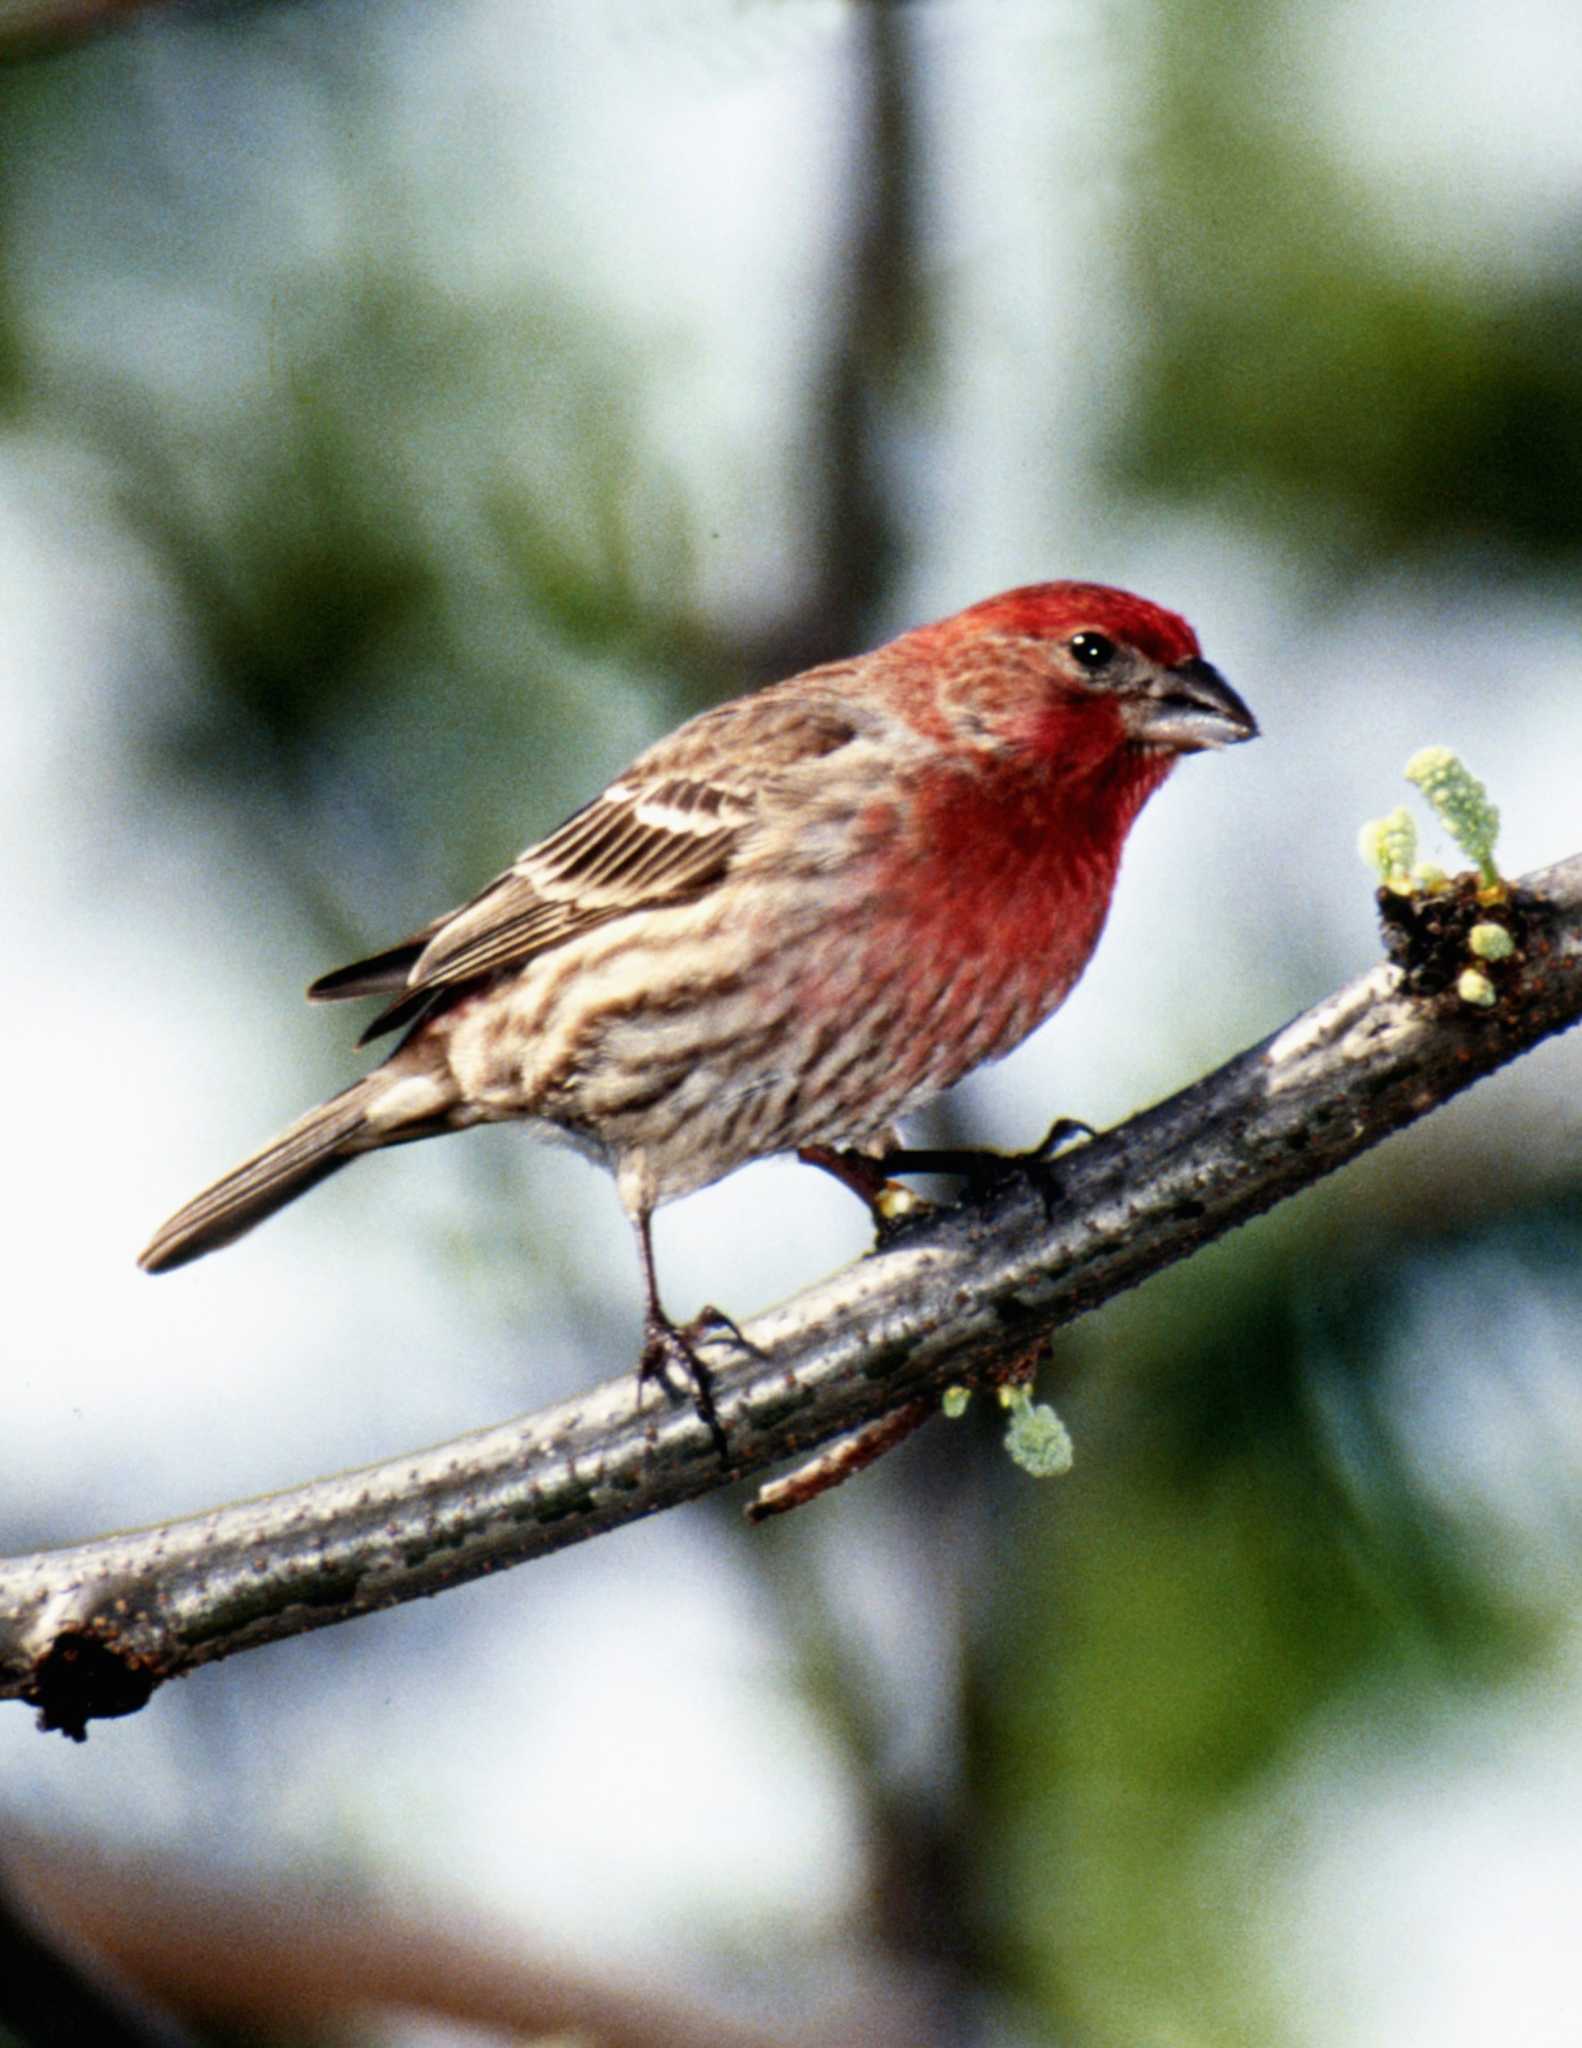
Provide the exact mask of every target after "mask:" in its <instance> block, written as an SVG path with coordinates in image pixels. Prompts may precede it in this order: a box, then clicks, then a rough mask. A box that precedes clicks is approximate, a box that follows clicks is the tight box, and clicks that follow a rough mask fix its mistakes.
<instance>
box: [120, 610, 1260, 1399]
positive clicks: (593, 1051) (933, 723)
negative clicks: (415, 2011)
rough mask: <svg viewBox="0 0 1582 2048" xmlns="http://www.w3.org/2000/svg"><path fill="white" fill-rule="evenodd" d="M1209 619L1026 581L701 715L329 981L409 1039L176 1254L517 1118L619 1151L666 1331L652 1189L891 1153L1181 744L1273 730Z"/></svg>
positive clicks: (675, 1191)
mask: <svg viewBox="0 0 1582 2048" xmlns="http://www.w3.org/2000/svg"><path fill="white" fill-rule="evenodd" d="M1255 731H1256V726H1255V723H1254V721H1253V718H1252V716H1251V714H1250V713H1249V712H1248V710H1247V709H1246V707H1245V705H1243V704H1242V702H1241V700H1240V699H1239V698H1238V697H1237V696H1236V695H1235V693H1234V692H1233V691H1231V690H1230V689H1229V688H1228V686H1227V685H1226V684H1225V683H1224V682H1223V681H1222V680H1221V679H1220V677H1219V676H1218V675H1217V674H1216V672H1215V671H1214V670H1213V669H1212V668H1210V667H1209V666H1208V664H1207V663H1206V662H1204V661H1203V660H1202V659H1201V657H1200V656H1199V653H1198V646H1197V641H1196V639H1195V637H1194V635H1193V633H1192V631H1191V628H1190V627H1188V626H1187V625H1186V623H1185V622H1184V621H1183V620H1182V619H1180V618H1178V617H1177V616H1176V615H1175V614H1174V613H1171V612H1167V611H1163V610H1161V609H1160V608H1159V607H1157V606H1155V605H1151V604H1149V603H1147V602H1146V601H1145V600H1143V599H1141V598H1137V597H1133V596H1131V595H1129V594H1128V593H1126V592H1122V591H1116V590H1111V589H1107V588H1105V587H1104V586H1101V585H1094V584H1081V583H1051V584H1038V585H1033V586H1030V587H1028V588H1026V589H1022V590H1016V591H1010V592H1007V593H1005V594H1004V595H1003V596H1001V597H998V598H991V599H989V600H987V601H986V602H985V603H983V604H980V605H975V606H973V607H972V608H971V609H970V610H968V611H966V612H962V613H960V614H958V615H957V616H956V617H954V618H951V619H947V620H943V621H941V622H939V623H938V624H935V625H932V626H925V627H920V628H918V629H917V630H915V631H914V632H911V633H908V634H904V635H903V636H902V637H901V638H900V639H898V640H894V641H892V642H890V643H889V644H888V645H887V646H885V647H881V648H879V649H877V650H876V651H875V652H874V653H872V654H868V655H864V656H861V657H858V658H857V659H855V660H852V661H844V662H836V663H832V664H831V665H829V666H828V667H825V668H819V669H812V670H809V671H808V672H807V673H805V674H803V675H800V676H794V677H792V678H791V679H790V680H789V681H787V682H783V683H778V684H774V685H772V686H770V687H769V688H767V689H764V690H761V691H759V692H757V693H755V694H754V695H751V696H747V697H741V698H737V699H735V700H734V701H732V702H730V703H727V704H722V705H720V706H719V707H718V708H717V709H715V710H712V711H706V712H704V713H703V714H702V715H701V716H700V717H697V718H694V719H692V720H690V721H689V722H688V723H687V724H685V725H683V726H681V727H680V728H678V730H677V731H675V732H674V733H672V734H670V736H669V737H668V738H666V739H663V740H661V741H659V743H658V744H657V745H656V746H654V747H652V748H650V749H649V751H648V752H647V753H645V754H644V755H642V756H641V757H640V758H639V759H638V760H637V761H636V762H635V763H634V764H633V765H632V767H631V768H630V769H629V770H628V771H627V772H626V774H624V775H623V776H621V777H620V778H619V780H617V781H616V782H614V783H612V784H611V785H610V787H609V788H608V789H607V790H605V792H604V793H603V795H601V796H599V797H596V798H595V799H594V800H593V802H592V803H590V804H588V805H587V806H586V807H585V808H584V809H582V810H581V811H578V812H577V813H576V814H575V815H574V816H573V817H571V818H570V819H568V820H567V822H566V823H565V824H564V825H562V826H561V827H560V829H559V830H558V831H556V832H554V833H552V834H551V835H550V836H549V837H548V838H547V839H544V840H541V841H540V842H539V843H538V844H537V845H535V846H531V847H529V848H528V849H527V851H526V852H525V853H523V854H522V856H521V857H520V859H518V860H517V861H516V862H515V863H514V864H513V865H512V866H511V867H510V868H509V869H507V870H506V872H505V873H504V874H503V875H501V876H500V877H499V878H498V880H496V881H494V882H492V883H491V884H490V885H489V887H488V888H487V889H485V890H484V891H483V892H482V893H481V894H480V895H478V896H476V897H474V898H473V900H472V901H471V902H470V903H468V904H465V905H464V906H463V907H462V908H461V909H459V910H457V911H455V912H453V913H452V914H451V915H450V916H448V917H444V918H440V919H438V920H437V921H436V922H435V923H434V924H431V925H429V926H427V927H426V928H425V929H424V930H423V931H421V932H418V933H416V934H415V935H414V936H413V937H412V938H411V939H409V940H406V941H405V942H403V943H402V944H401V945H399V946H395V947H393V948H391V949H390V950H389V951H388V952H385V953H381V954H377V955H375V956H374V957H372V958H371V959H368V960H364V961H360V962H358V963H356V964H355V965H354V966H351V967H348V968H344V969H342V970H340V971H339V972H338V973H335V974H331V975H327V976H326V977H325V978H324V979H323V980H322V981H319V982H316V983H315V984H314V986H313V987H312V988H311V989H310V990H309V994H310V996H312V997H313V998H315V999H316V1000H329V999H336V998H343V997H351V996H361V995H369V994H383V995H386V996H388V997H390V998H391V999H392V1000H391V1001H390V1002H389V1004H388V1007H387V1008H386V1009H385V1010H384V1011H383V1012H382V1013H381V1015H380V1016H379V1017H377V1018H376V1019H375V1021H374V1023H373V1024H372V1026H371V1027H370V1028H369V1030H368V1031H367V1032H366V1033H365V1034H364V1038H365V1040H366V1039H369V1038H375V1037H378V1036H380V1035H382V1034H383V1033H386V1032H390V1031H394V1030H396V1029H397V1028H399V1027H402V1026H405V1027H406V1030H405V1035H404V1036H403V1037H402V1038H401V1039H400V1041H399V1043H398V1044H397V1046H396V1048H395V1050H394V1051H393V1052H392V1053H391V1054H390V1056H389V1057H388V1058H387V1059H386V1060H385V1061H384V1063H383V1064H382V1065H380V1066H378V1067H376V1068H375V1069H374V1070H373V1072H372V1073H370V1074H368V1075H366V1076H365V1077H364V1078H363V1079H362V1080H360V1081H357V1082H354V1083H353V1084H352V1086H351V1087H350V1088H348V1089H347V1090H345V1091H344V1092H343V1093H342V1094H340V1095H338V1096H335V1097H334V1098H333V1099H332V1100H331V1101H329V1102H327V1103H325V1104H324V1105H323V1106H322V1107H320V1108H318V1109H315V1110H312V1111H310V1112H309V1114H308V1115H307V1116H305V1117H303V1118H301V1119H300V1120H299V1121H298V1122H297V1123H296V1124H294V1125H292V1126H291V1128H290V1129H289V1130H288V1131H286V1132H285V1133H284V1134H283V1135H282V1136H281V1137H280V1138H278V1139H277V1140H276V1141H275V1142H274V1143H273V1144H272V1145H270V1146H267V1147H266V1148H265V1149H264V1150H263V1151H262V1152H259V1153H257V1154H256V1155H255V1156H254V1157H253V1158H252V1159H250V1160H248V1161H246V1162H245V1163H244V1164H243V1165H241V1166H239V1167H238V1168H236V1169H235V1171H234V1172H232V1173H230V1174H228V1175H226V1176H225V1178H224V1179H222V1180H220V1181H217V1182H216V1183H215V1184H214V1186H213V1187H211V1188H209V1189H208V1190H206V1192H204V1193H203V1194H201V1195H199V1196H198V1197H197V1198H196V1199H195V1200H194V1201H192V1202H190V1203H189V1204H188V1205H187V1206H186V1207H185V1208H184V1209H182V1210H180V1211H178V1213H177V1214H176V1215H174V1216H173V1217H171V1219H170V1220H169V1222H167V1223H166V1224H164V1225H163V1226H162V1228H161V1229H160V1230H159V1231H158V1232H157V1233H156V1234H155V1236H154V1238H153V1240H152V1241H151V1243H150V1244H149V1246H148V1248H147V1249H146V1250H145V1251H144V1253H143V1255H142V1260H141V1263H142V1264H143V1265H144V1266H145V1267H146V1268H147V1269H148V1270H149V1271H151V1272H158V1271H163V1270H165V1269H167V1268H169V1267H172V1266H178V1265H181V1264H183V1263H184V1262H185V1261H187V1260H188V1259H192V1258H196V1257H199V1256H200V1255H201V1254H203V1253H204V1252H208V1251H212V1250H214V1249H216V1248H217V1247H218V1246H220V1245H222V1244H226V1243H228V1242H230V1240H231V1239H232V1238H234V1237H238V1236H240V1235H241V1234H242V1232H244V1231H245V1230H248V1229H250V1228H251V1227H252V1225H253V1224H254V1223H256V1222H258V1221H260V1220H261V1219H262V1218H263V1217H264V1216H266V1215H268V1214H270V1213H271V1212H272V1211H273V1210H275V1209H277V1208H279V1207H280V1206H281V1205H282V1204H283V1203H285V1202H288V1201H290V1200H292V1199H293V1198H294V1197H295V1196H296V1195H298V1194H300V1193H302V1192H303V1191H304V1190H305V1189H306V1188H308V1187H310V1186H312V1185H313V1184H314V1183H315V1182H317V1181H319V1180H321V1179H323V1178H324V1177H325V1175H326V1174H328V1173H331V1172H333V1171H334V1170H335V1169H336V1168H337V1167H339V1166H341V1165H342V1164H344V1163H345V1162H346V1161H347V1160H348V1159H351V1158H354V1157H355V1156H356V1155H357V1154H358V1153H360V1152H366V1151H372V1150H375V1149H377V1148H378V1147H380V1146H384V1145H390V1144H399V1143H403V1142H406V1141H407V1140H409V1139H413V1138H420V1137H429V1136H433V1135H435V1134H437V1133H439V1132H443V1131H452V1130H460V1129H463V1128H465V1127H466V1126H468V1125H470V1124H476V1123H486V1122H494V1121H499V1120H504V1119H521V1120H525V1121H527V1122H530V1123H535V1124H538V1125H539V1126H541V1127H543V1128H545V1129H547V1130H548V1131H549V1132H551V1133H553V1134H555V1135H558V1136H560V1137H563V1138H566V1139H569V1140H570V1141H571V1142H572V1143H574V1144H576V1145H578V1146H579V1147H581V1148H582V1149H583V1150H584V1151H587V1152H589V1153H591V1154H592V1155H593V1156H594V1157H595V1158H597V1159H599V1160H600V1161H602V1162H603V1163H604V1164H605V1165H607V1166H608V1167H610V1168H611V1170H612V1171H613V1172H614V1175H615V1180H616V1186H617V1190H618V1192H619V1194H620V1198H621V1201H622V1203H623V1205H624V1206H625V1208H626V1211H627V1213H628V1215H629V1216H630V1217H631V1219H632V1221H633V1224H634V1226H635V1228H636V1230H637V1233H638V1240H639V1247H640V1251H641V1256H642V1260H643V1270H644V1279H645V1286H646V1292H647V1304H648V1324H647V1341H646V1344H645V1349H644V1370H645V1371H655V1370H658V1369H660V1368H661V1367H662V1366H663V1365H664V1364H665V1363H669V1362H677V1361H678V1360H681V1361H683V1362H685V1363H687V1364H688V1367H689V1369H690V1370H693V1371H694V1372H695V1370H696V1361H695V1360H694V1359H692V1357H691V1353H690V1348H689V1347H688V1346H687V1344H686V1340H685V1337H684V1335H683V1334H682V1333H680V1332H678V1331H676V1330H674V1328H673V1327H672V1326H671V1325H670V1324H669V1323H668V1321H667V1320H666V1319H665V1317H664V1314H663V1311H662V1310H661V1308H660V1305H659V1299H658V1294H657V1290H656V1287H655V1284H654V1278H653V1267H652V1256H651V1251H650V1248H649V1241H648V1226H649V1218H650V1216H651V1214H652V1211H653V1209H654V1208H655V1206H656V1205H657V1204H659V1203H660V1202H663V1201H668V1200H670V1199H671V1198H672V1197H674V1196H677V1195H684V1194H687V1193H689V1192H691V1191H692V1190H694V1189H696V1188H700V1187H703V1186H705V1185H707V1184H708V1183H709V1182H711V1181H714V1180H718V1179H719V1178H721V1177H722V1176H723V1175H725V1174H727V1173H730V1172H731V1171H733V1170H734V1169H735V1168H736V1167H738V1166H741V1165H743V1164H745V1163H746V1162H747V1161H748V1160H751V1159H757V1158H762V1157H765V1156H767V1155H769V1154H772V1153H777V1152H786V1151H793V1150H798V1149H803V1148H813V1149H815V1150H816V1151H830V1150H835V1149H842V1148H857V1149H863V1148H869V1147H872V1146H874V1145H876V1144H879V1145H882V1143H883V1139H884V1134H885V1133H886V1132H887V1131H888V1130H889V1129H890V1127H891V1126H892V1125H893V1123H894V1122H895V1120H896V1118H898V1117H900V1116H902V1115H904V1114H905V1113H906V1112H907V1111H908V1110H909V1109H912V1108H915V1107H916V1106H917V1105H918V1104H919V1103H921V1102H924V1101H926V1100H927V1099H928V1098H929V1097H930V1096H933V1095H935V1094H937V1093H938V1092H939V1091H940V1090H941V1089H944V1088H948V1087H949V1086H950V1085H951V1083H952V1082H954V1081H956V1080H958V1079H960V1077H961V1076H962V1075H963V1074H965V1073H967V1072H968V1071H969V1070H970V1069H971V1068H973V1067H975V1066H977V1065H979V1064H980V1063H981V1062H983V1061H985V1060H989V1059H994V1058H997V1057H998V1056H999V1055H1001V1054H1003V1053H1005V1052H1008V1051H1010V1049H1011V1048H1012V1047H1013V1046H1014V1045H1016V1044H1018V1043H1019V1042H1020V1041H1021V1040H1022V1039H1023V1038H1024V1037H1026V1035H1027V1034H1028V1032H1030V1031H1031V1030H1032V1029H1033V1028H1034V1027H1035V1026H1036V1025H1037V1024H1038V1023H1040V1022H1041V1021H1042V1020H1043V1019H1044V1018H1045V1017H1047V1016H1048V1015H1049V1013H1050V1012H1051V1011H1052V1010H1053V1009H1055V1008H1056V1007H1057V1006H1058V1004H1059V1003H1060V1002H1061V1001H1062V1000H1063V999H1064V997H1065V996H1066V995H1067V993H1068V992H1069V991H1070V989H1071V987H1072V985H1073V984H1074V983H1075V981H1076V980H1077V978H1078V976H1079V975H1080V974H1081V972H1082V970H1083V968H1084V967H1085V966H1086V964H1087V961H1088V958H1089V956H1090V954H1091V953H1092V950H1093V947H1094V945H1095V944H1096V943H1097V940H1098V936H1099V933H1100V931H1101V929H1102V927H1103V923H1104V918H1105V914H1106V912H1107V910H1108V907H1109V901H1110V894H1111V890H1112V888H1113V886H1114V881H1115V875H1116V871H1117V868H1118V866H1119V862H1120V855H1121V850H1122V846H1123V844H1124V842H1125V838H1126V834H1127V832H1128V830H1129V829H1130V826H1131V824H1132V821H1133V819H1134V818H1135V816H1136V814H1137V812H1138V810H1139V809H1140V808H1141V806H1142V805H1143V803H1144V802H1145V801H1146V800H1147V798H1148V796H1149V795H1150V794H1151V793H1152V791H1153V790H1154V789H1156V788H1157V787H1158V785H1159V784H1160V783H1161V782H1162V781H1163V780H1164V778H1165V776H1166V775H1167V774H1168V773H1169V771H1170V768H1171V767H1172V765H1173V763H1174V761H1175V758H1176V756H1177V755H1178V754H1180V753H1184V752H1192V751H1196V750H1197V749H1199V748H1203V747H1214V746H1222V745H1226V744H1229V743H1231V742H1233V741H1237V740H1242V739H1247V738H1250V737H1251V736H1252V735H1253V733H1254V732H1255Z"/></svg>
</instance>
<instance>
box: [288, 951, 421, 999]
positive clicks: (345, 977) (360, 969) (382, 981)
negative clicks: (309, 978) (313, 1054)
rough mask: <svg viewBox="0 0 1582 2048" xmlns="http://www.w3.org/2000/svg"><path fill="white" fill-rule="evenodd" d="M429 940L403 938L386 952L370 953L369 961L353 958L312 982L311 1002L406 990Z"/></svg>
mask: <svg viewBox="0 0 1582 2048" xmlns="http://www.w3.org/2000/svg"><path fill="white" fill-rule="evenodd" d="M424 944H425V941H423V940H420V939H403V940H402V942H401V944H400V945H399V946H391V947H390V948H389V949H388V950H387V951H385V952H383V953H370V954H369V956H368V958H367V959H366V960H353V961H352V962H351V964H350V965H349V966H347V967H337V968H336V969H335V970H334V971H333V972H332V973H330V974H321V975H320V976H319V978H318V980H317V981H314V982H310V983H309V984H308V1001H309V1002H310V1003H342V1002H349V1001H350V1000H351V999H352V998H353V997H354V996H387V995H390V994H392V993H393V992H394V991H395V990H397V989H403V988H405V987H406V985H407V980H408V978H409V976H410V975H411V972H412V969H413V968H414V967H415V966H416V965H417V962H418V958H419V956H420V954H421V953H422V951H423V946H424Z"/></svg>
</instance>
